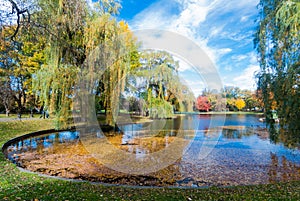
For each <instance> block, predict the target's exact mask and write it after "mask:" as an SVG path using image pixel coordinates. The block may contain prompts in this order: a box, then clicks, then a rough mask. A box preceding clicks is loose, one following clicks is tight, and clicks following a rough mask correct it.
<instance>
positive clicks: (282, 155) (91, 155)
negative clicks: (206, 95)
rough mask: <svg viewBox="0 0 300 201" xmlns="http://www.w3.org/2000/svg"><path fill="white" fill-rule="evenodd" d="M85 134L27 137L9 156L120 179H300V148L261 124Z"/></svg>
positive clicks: (92, 177) (34, 165) (196, 183)
mask: <svg viewBox="0 0 300 201" xmlns="http://www.w3.org/2000/svg"><path fill="white" fill-rule="evenodd" d="M81 132H82V131H64V132H57V133H50V134H46V135H41V136H36V137H30V138H27V139H23V140H20V141H19V142H16V143H13V144H11V145H10V146H8V147H7V148H6V150H5V154H6V156H7V157H8V158H9V159H10V160H11V161H13V162H14V163H15V164H17V165H18V166H20V167H22V168H25V169H27V170H30V171H33V172H38V173H42V174H46V175H51V176H58V177H63V178H71V179H80V180H88V181H93V182H103V183H109V184H117V185H135V186H136V185H137V186H178V187H181V186H184V187H201V186H234V185H250V184H267V183H275V182H286V181H292V180H299V179H300V151H299V149H298V148H293V149H289V148H286V147H285V146H284V145H283V144H281V143H279V144H274V143H271V142H270V140H269V139H268V133H267V131H266V130H265V129H263V128H248V127H239V126H224V127H222V128H218V129H212V130H183V131H181V132H180V133H179V132H178V131H172V130H165V131H162V130H161V131H156V132H153V133H156V134H155V135H154V134H151V135H149V133H148V132H147V131H140V132H139V133H138V134H137V132H134V133H132V132H131V133H130V132H125V133H124V132H111V133H105V135H101V134H99V131H98V132H92V133H90V134H89V135H88V136H87V135H85V136H83V135H82V133H81ZM113 150H116V151H113ZM165 150H168V151H165ZM100 154H101V157H98V156H99V155H100ZM130 157H131V159H130ZM147 157H148V158H147ZM129 159H130V160H129ZM135 166H136V167H135ZM151 166H153V167H151ZM118 168H119V169H118ZM125 169H126V170H125ZM123 170H124V171H123ZM135 170H145V171H144V172H136V171H135Z"/></svg>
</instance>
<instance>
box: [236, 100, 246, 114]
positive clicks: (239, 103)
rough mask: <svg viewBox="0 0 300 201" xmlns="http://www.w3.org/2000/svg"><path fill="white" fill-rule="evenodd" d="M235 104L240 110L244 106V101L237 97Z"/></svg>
mask: <svg viewBox="0 0 300 201" xmlns="http://www.w3.org/2000/svg"><path fill="white" fill-rule="evenodd" d="M235 106H236V108H237V109H238V110H239V111H240V110H241V109H243V108H244V107H245V106H246V103H245V101H244V100H243V99H241V98H239V99H237V100H236V101H235Z"/></svg>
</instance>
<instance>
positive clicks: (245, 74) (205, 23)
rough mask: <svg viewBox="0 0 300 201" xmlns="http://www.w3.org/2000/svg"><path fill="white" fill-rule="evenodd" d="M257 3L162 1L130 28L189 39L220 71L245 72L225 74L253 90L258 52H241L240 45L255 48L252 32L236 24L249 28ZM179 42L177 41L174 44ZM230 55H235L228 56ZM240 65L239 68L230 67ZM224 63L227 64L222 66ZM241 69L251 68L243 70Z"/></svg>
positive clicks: (150, 8) (184, 66) (135, 20)
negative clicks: (256, 53) (167, 31)
mask: <svg viewBox="0 0 300 201" xmlns="http://www.w3.org/2000/svg"><path fill="white" fill-rule="evenodd" d="M258 2H259V0H254V1H240V0H226V1H222V0H160V1H158V2H156V3H154V4H152V5H151V6H150V7H148V8H147V9H145V10H143V11H142V12H141V13H139V14H138V15H136V16H135V18H134V19H133V21H132V22H131V23H130V25H131V27H132V28H133V29H149V28H152V29H162V30H169V31H172V32H176V33H179V34H181V35H183V36H185V37H187V38H189V39H190V40H192V41H194V42H195V43H197V44H198V45H199V46H200V47H201V48H202V50H203V51H204V52H205V53H206V54H207V55H208V57H209V58H210V60H211V61H212V63H213V64H215V66H217V67H219V68H220V69H218V70H221V71H222V70H225V71H227V72H228V71H232V70H233V69H235V71H236V70H237V71H240V72H242V73H241V75H239V76H238V77H236V78H234V77H233V76H234V75H233V74H226V76H228V80H230V81H235V82H237V84H235V85H237V86H241V88H245V87H250V88H253V85H254V79H253V76H252V75H253V72H254V71H255V70H257V69H258V68H257V67H258V65H257V61H256V56H255V53H251V54H249V55H248V54H247V53H246V54H245V53H244V52H241V53H238V51H239V48H240V47H239V46H241V47H243V46H244V45H245V44H249V48H250V49H252V44H251V43H252V40H253V39H252V30H248V29H242V28H243V27H238V26H236V24H235V23H239V26H243V25H245V26H248V24H249V23H250V20H251V16H252V17H253V15H254V14H253V11H254V10H255V9H256V8H255V7H256V5H257V4H258ZM174 6H175V7H177V9H175V10H176V12H174V10H172V8H174ZM178 9H179V10H178ZM220 16H222V17H220ZM227 18H228V19H227ZM247 22H248V23H247ZM251 23H253V22H251ZM244 30H245V31H244ZM222 39H225V40H227V41H228V40H229V41H232V42H234V45H235V46H231V44H230V43H223V42H219V41H221V40H222ZM212 41H213V42H214V43H213V45H212V43H211V42H212ZM176 42H178V41H174V43H176ZM232 44H233V43H232ZM218 47H221V48H218ZM187 51H188V50H187ZM247 52H248V53H249V50H247ZM229 53H230V55H234V54H235V56H230V57H226V56H227V55H228V54H229ZM221 58H222V60H221ZM247 58H249V59H247ZM237 62H238V63H239V64H238V66H236V65H233V66H232V65H229V63H233V64H236V63H237ZM180 63H181V64H180V65H181V69H180V71H185V70H188V69H190V68H191V65H189V64H188V63H186V62H182V61H180ZM223 63H224V64H225V65H221V64H223ZM241 66H248V68H246V69H244V71H243V70H241V68H242V67H241ZM221 68H222V69H221ZM222 76H223V77H224V76H225V75H222ZM244 80H246V81H244ZM195 90H196V89H195Z"/></svg>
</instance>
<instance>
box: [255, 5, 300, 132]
mask: <svg viewBox="0 0 300 201" xmlns="http://www.w3.org/2000/svg"><path fill="white" fill-rule="evenodd" d="M259 11H260V19H259V25H258V27H257V32H256V39H255V44H256V50H257V52H258V55H259V61H260V68H261V71H260V72H259V73H258V74H257V77H258V87H259V90H261V91H262V96H263V99H264V105H265V109H266V111H269V110H271V109H277V110H278V115H279V117H280V119H281V121H280V124H281V128H282V129H287V130H288V131H290V132H296V133H297V132H298V133H299V129H300V123H299V119H300V102H299V97H300V89H299V87H300V62H299V61H300V51H299V49H300V34H299V30H300V23H299V21H300V2H299V1H298V0H284V1H279V0H276V1H271V0H261V1H260V3H259Z"/></svg>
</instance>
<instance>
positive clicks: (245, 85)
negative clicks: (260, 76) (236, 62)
mask: <svg viewBox="0 0 300 201" xmlns="http://www.w3.org/2000/svg"><path fill="white" fill-rule="evenodd" d="M259 69H260V68H259V66H258V65H253V64H251V65H249V66H248V67H247V68H246V69H245V70H244V71H243V72H242V74H241V75H240V76H238V77H236V78H234V79H233V82H234V83H235V84H234V85H235V86H238V87H239V88H241V89H256V82H255V73H256V72H258V71H259Z"/></svg>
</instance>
